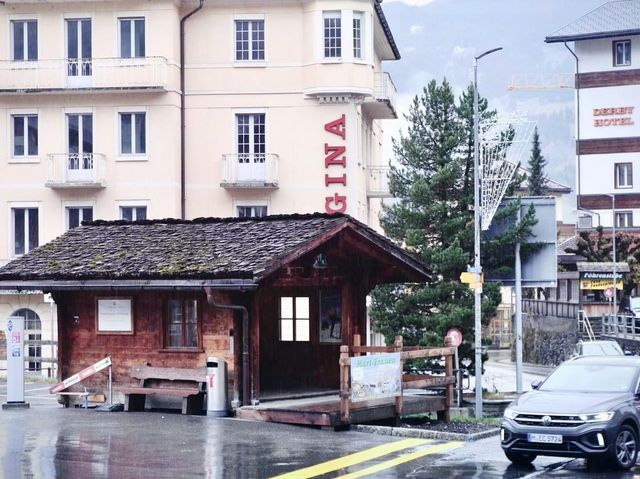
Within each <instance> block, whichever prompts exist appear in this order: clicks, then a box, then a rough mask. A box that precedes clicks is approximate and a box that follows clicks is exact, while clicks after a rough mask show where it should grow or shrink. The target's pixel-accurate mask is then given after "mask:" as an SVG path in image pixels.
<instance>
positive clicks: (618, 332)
mask: <svg viewBox="0 0 640 479" xmlns="http://www.w3.org/2000/svg"><path fill="white" fill-rule="evenodd" d="M602 334H604V335H607V336H613V337H616V338H622V339H632V340H635V341H640V318H636V317H635V316H634V315H631V314H617V315H608V316H602Z"/></svg>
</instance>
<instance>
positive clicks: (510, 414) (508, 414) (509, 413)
mask: <svg viewBox="0 0 640 479" xmlns="http://www.w3.org/2000/svg"><path fill="white" fill-rule="evenodd" d="M518 414H520V413H519V412H518V411H516V410H515V409H513V408H512V407H508V408H507V409H505V410H504V417H505V418H506V419H515V418H516V416H517V415H518Z"/></svg>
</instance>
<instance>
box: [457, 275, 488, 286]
mask: <svg viewBox="0 0 640 479" xmlns="http://www.w3.org/2000/svg"><path fill="white" fill-rule="evenodd" d="M460 281H461V282H463V283H466V284H468V285H469V287H473V286H472V285H473V284H475V283H480V284H482V283H484V273H483V274H478V273H460Z"/></svg>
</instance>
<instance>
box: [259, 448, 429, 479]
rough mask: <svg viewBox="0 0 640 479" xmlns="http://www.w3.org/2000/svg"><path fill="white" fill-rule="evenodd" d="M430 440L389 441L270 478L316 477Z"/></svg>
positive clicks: (301, 478)
mask: <svg viewBox="0 0 640 479" xmlns="http://www.w3.org/2000/svg"><path fill="white" fill-rule="evenodd" d="M429 442H431V441H428V440H426V439H403V440H402V441H396V442H391V443H389V444H382V445H381V446H376V447H372V448H370V449H365V450H364V451H360V452H356V453H354V454H349V455H347V456H343V457H339V458H338V459H333V460H331V461H327V462H322V463H320V464H316V465H315V466H310V467H305V468H304V469H298V470H297V471H292V472H287V473H286V474H281V475H280V476H274V477H272V478H271V479H289V478H296V479H306V478H309V477H316V476H321V475H323V474H326V473H328V472H333V471H337V470H339V469H344V468H345V467H349V466H353V465H355V464H360V463H361V462H365V461H369V460H371V459H375V458H377V457H380V456H384V455H386V454H389V453H391V452H397V451H401V450H402V449H407V448H410V447H416V446H422V445H424V444H427V443H429Z"/></svg>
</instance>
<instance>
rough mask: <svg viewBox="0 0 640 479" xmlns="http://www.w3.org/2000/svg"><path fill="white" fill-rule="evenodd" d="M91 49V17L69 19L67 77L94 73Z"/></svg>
mask: <svg viewBox="0 0 640 479" xmlns="http://www.w3.org/2000/svg"><path fill="white" fill-rule="evenodd" d="M91 50H92V48H91V19H89V18H74V19H67V77H71V78H81V77H89V76H91V75H92V74H93V65H92V62H91V55H92V53H91Z"/></svg>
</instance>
